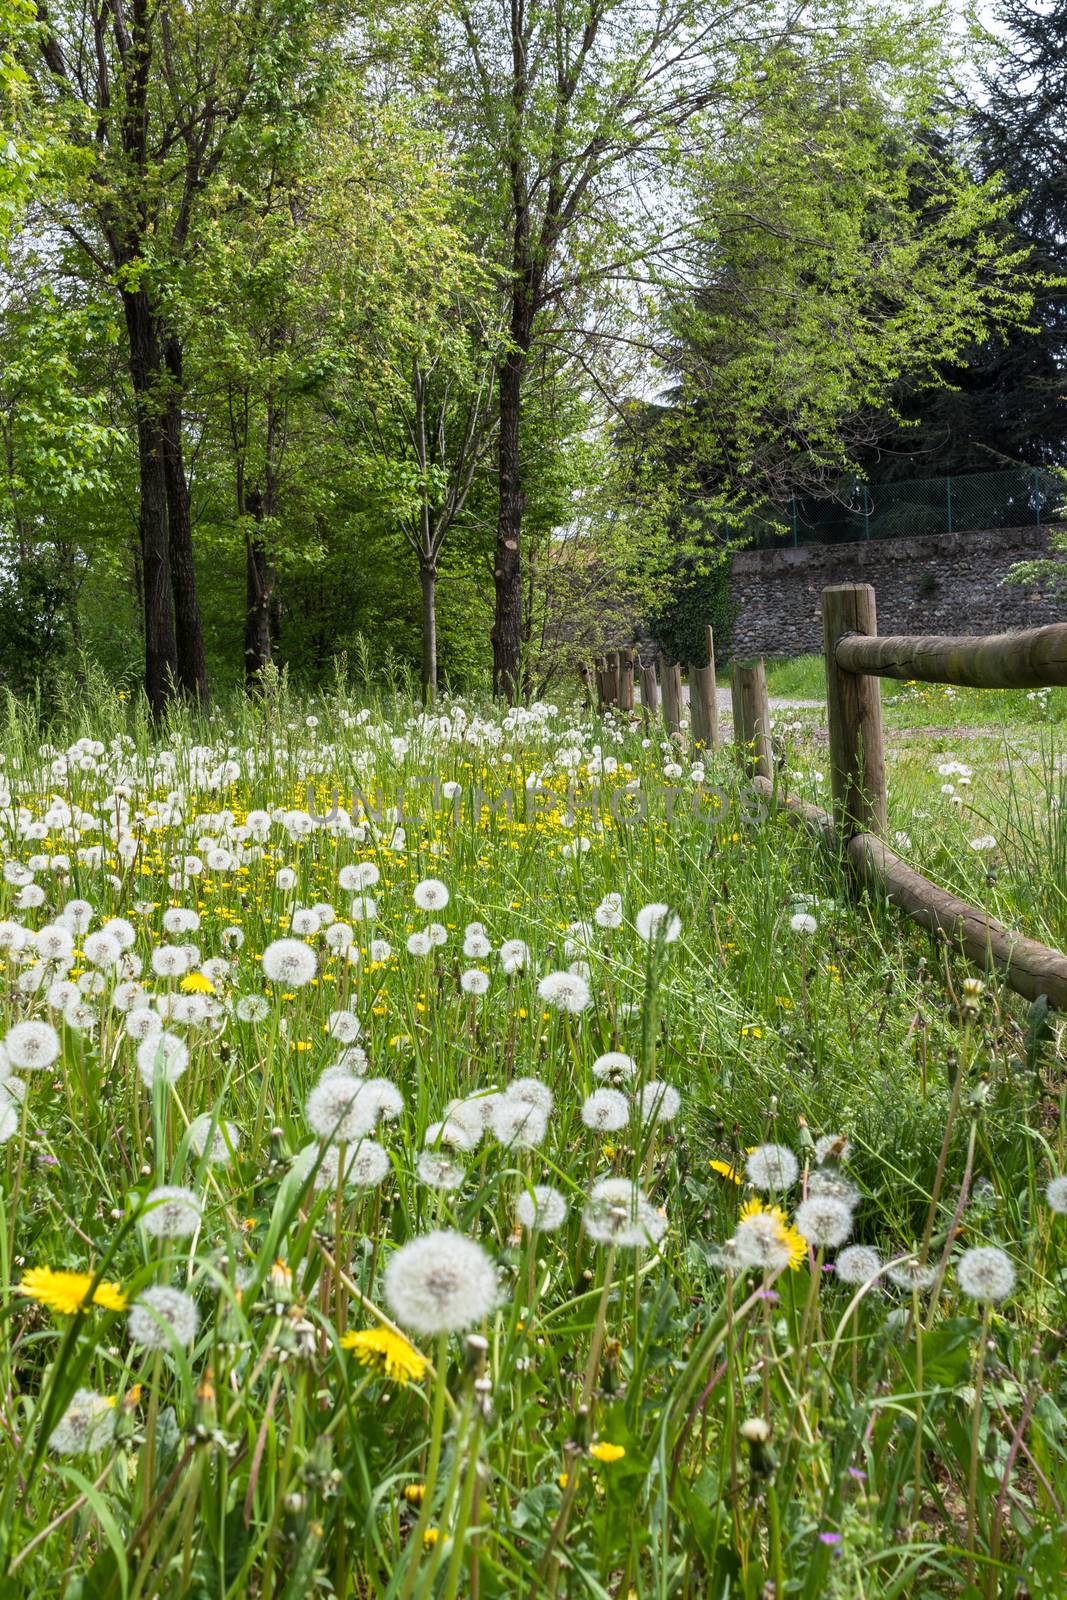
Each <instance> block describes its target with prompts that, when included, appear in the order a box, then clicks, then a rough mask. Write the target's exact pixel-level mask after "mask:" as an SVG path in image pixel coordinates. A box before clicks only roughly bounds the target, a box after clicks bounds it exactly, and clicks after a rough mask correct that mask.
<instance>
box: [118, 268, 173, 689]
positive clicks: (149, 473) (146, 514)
mask: <svg viewBox="0 0 1067 1600" xmlns="http://www.w3.org/2000/svg"><path fill="white" fill-rule="evenodd" d="M122 308H123V312H124V314H125V318H126V329H127V333H128V335H129V341H130V351H129V366H130V380H131V382H132V384H133V393H134V403H135V405H136V409H137V466H138V473H139V477H140V501H141V504H140V517H139V528H140V538H141V575H142V582H143V591H144V658H145V667H144V687H145V695H146V696H147V699H148V704H149V706H150V707H151V710H152V715H153V716H154V717H159V716H161V715H162V713H163V711H164V710H165V708H166V704H167V701H168V699H169V697H170V695H171V693H172V692H173V686H174V684H175V682H176V681H177V675H178V651H177V644H176V641H175V637H174V601H173V596H172V593H171V582H170V558H169V553H168V549H167V481H166V472H165V468H164V464H163V440H162V427H161V412H160V402H161V399H162V395H161V393H160V378H161V375H162V357H161V352H160V348H159V339H158V336H157V330H156V326H155V319H154V317H153V315H152V309H151V306H150V304H149V301H148V296H147V294H146V293H145V292H144V290H142V289H139V290H137V291H135V292H126V293H124V294H123V296H122Z"/></svg>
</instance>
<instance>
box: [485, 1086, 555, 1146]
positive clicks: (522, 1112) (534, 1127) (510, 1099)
mask: <svg viewBox="0 0 1067 1600" xmlns="http://www.w3.org/2000/svg"><path fill="white" fill-rule="evenodd" d="M489 1127H490V1129H491V1130H492V1133H493V1137H494V1138H496V1139H499V1141H500V1143H501V1144H502V1145H505V1146H507V1148H508V1149H510V1150H533V1149H536V1147H537V1146H538V1145H539V1144H540V1143H541V1142H542V1140H543V1139H544V1137H545V1134H546V1133H547V1132H548V1113H547V1112H546V1111H544V1110H543V1109H542V1108H541V1107H540V1106H536V1105H532V1104H531V1103H530V1101H529V1100H523V1099H521V1098H520V1097H519V1096H518V1095H513V1094H498V1095H496V1096H494V1098H493V1103H492V1106H491V1107H490V1111H489Z"/></svg>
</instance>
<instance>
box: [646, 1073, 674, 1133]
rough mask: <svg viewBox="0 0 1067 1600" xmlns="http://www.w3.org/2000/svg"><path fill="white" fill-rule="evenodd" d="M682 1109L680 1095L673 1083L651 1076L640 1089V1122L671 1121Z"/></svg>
mask: <svg viewBox="0 0 1067 1600" xmlns="http://www.w3.org/2000/svg"><path fill="white" fill-rule="evenodd" d="M681 1109H682V1097H681V1095H680V1094H679V1093H678V1091H677V1089H676V1088H675V1087H674V1085H673V1084H670V1083H663V1082H661V1080H660V1079H659V1078H652V1079H650V1080H649V1082H648V1083H646V1084H645V1086H644V1088H643V1089H642V1090H641V1121H642V1122H673V1121H674V1118H675V1117H676V1116H677V1115H678V1113H679V1111H680V1110H681Z"/></svg>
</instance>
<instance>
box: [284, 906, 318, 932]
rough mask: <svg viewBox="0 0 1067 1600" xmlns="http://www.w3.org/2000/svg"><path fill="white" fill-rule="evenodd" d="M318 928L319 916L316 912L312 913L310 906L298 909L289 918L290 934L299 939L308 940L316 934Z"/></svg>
mask: <svg viewBox="0 0 1067 1600" xmlns="http://www.w3.org/2000/svg"><path fill="white" fill-rule="evenodd" d="M319 927H320V922H319V914H318V912H317V911H312V910H311V908H310V906H301V907H299V908H298V909H297V910H296V911H294V912H293V914H292V916H291V917H290V918H289V928H290V930H291V932H293V933H295V934H297V935H298V937H299V938H301V939H306V938H309V937H310V936H311V935H313V934H316V933H318V931H319Z"/></svg>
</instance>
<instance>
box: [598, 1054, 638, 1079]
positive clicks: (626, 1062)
mask: <svg viewBox="0 0 1067 1600" xmlns="http://www.w3.org/2000/svg"><path fill="white" fill-rule="evenodd" d="M636 1073H637V1062H636V1061H635V1060H634V1058H633V1056H628V1055H627V1054H626V1052H625V1051H623V1050H606V1051H605V1052H604V1054H603V1055H601V1056H597V1058H596V1060H595V1061H594V1062H593V1077H594V1078H615V1077H618V1078H632V1077H634V1076H635V1075H636Z"/></svg>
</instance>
